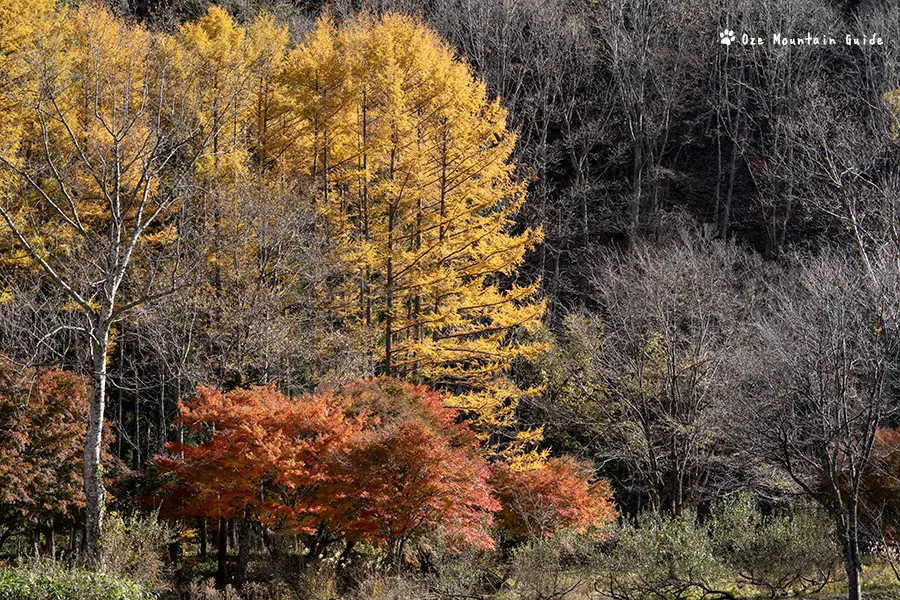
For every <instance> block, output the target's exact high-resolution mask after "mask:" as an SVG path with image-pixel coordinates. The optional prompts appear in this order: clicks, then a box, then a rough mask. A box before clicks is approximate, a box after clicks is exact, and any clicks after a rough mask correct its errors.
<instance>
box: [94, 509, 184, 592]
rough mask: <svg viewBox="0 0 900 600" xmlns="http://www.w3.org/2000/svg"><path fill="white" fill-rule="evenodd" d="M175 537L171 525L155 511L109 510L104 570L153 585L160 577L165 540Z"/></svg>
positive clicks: (102, 553) (102, 558)
mask: <svg viewBox="0 0 900 600" xmlns="http://www.w3.org/2000/svg"><path fill="white" fill-rule="evenodd" d="M172 539H174V534H173V532H172V531H171V529H170V528H169V527H168V526H167V525H166V524H165V523H160V522H159V521H158V520H157V518H156V515H148V516H139V515H129V516H122V515H120V514H118V513H110V514H109V516H108V517H107V519H106V522H105V525H104V528H103V540H102V544H101V546H100V564H101V566H102V570H103V572H104V573H108V574H110V575H122V576H125V577H127V578H128V579H130V580H132V581H138V582H140V583H143V584H146V585H154V584H155V583H156V582H157V581H158V580H159V578H160V570H161V569H162V565H163V561H162V558H161V556H162V555H163V553H164V552H165V546H166V544H167V543H168V542H169V541H171V540H172Z"/></svg>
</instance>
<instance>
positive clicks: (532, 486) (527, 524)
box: [491, 458, 616, 538]
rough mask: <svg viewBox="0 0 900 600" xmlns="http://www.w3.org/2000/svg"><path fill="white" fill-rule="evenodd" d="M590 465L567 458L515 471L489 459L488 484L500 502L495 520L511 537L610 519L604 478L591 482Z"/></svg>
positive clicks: (609, 492) (611, 507)
mask: <svg viewBox="0 0 900 600" xmlns="http://www.w3.org/2000/svg"><path fill="white" fill-rule="evenodd" d="M592 472H593V467H592V466H591V465H587V464H584V463H580V462H578V461H576V460H575V459H572V458H554V459H550V460H549V461H547V463H546V464H544V465H542V466H540V467H538V468H534V469H528V470H524V471H516V470H513V469H512V468H510V467H509V466H508V465H506V464H502V463H501V464H497V465H494V467H493V470H492V475H491V485H492V486H493V489H494V493H495V494H496V495H497V497H498V498H499V500H500V503H501V504H502V507H503V508H502V510H501V511H500V512H499V514H498V515H497V521H498V526H499V527H500V529H501V530H503V531H504V532H506V533H507V535H509V536H510V537H513V538H521V537H526V536H537V537H545V536H548V535H553V534H555V533H557V532H559V531H560V530H563V529H575V530H578V531H581V532H583V531H585V530H587V529H588V528H591V527H595V528H599V527H602V526H603V525H604V524H608V523H610V522H611V521H612V520H613V519H614V518H615V514H616V509H615V505H614V504H613V500H612V489H611V488H610V486H609V482H607V481H606V480H599V481H596V482H594V483H591V482H590V476H591V474H592Z"/></svg>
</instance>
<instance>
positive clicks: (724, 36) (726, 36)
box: [719, 29, 734, 46]
mask: <svg viewBox="0 0 900 600" xmlns="http://www.w3.org/2000/svg"><path fill="white" fill-rule="evenodd" d="M719 42H721V43H722V44H725V45H726V46H730V45H731V44H732V42H734V31H732V30H731V29H723V30H722V31H721V32H719Z"/></svg>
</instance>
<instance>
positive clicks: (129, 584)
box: [0, 563, 156, 600]
mask: <svg viewBox="0 0 900 600" xmlns="http://www.w3.org/2000/svg"><path fill="white" fill-rule="evenodd" d="M155 597H156V595H155V594H154V593H153V592H151V591H150V590H148V589H146V588H145V587H144V586H142V585H141V584H138V583H135V582H133V581H130V580H129V579H126V578H124V577H120V576H116V575H107V574H104V573H99V572H94V571H86V570H81V569H71V570H68V569H63V568H61V567H60V566H58V565H56V564H53V563H47V564H40V563H37V564H32V565H29V566H27V567H17V568H8V569H0V600H151V599H152V598H155Z"/></svg>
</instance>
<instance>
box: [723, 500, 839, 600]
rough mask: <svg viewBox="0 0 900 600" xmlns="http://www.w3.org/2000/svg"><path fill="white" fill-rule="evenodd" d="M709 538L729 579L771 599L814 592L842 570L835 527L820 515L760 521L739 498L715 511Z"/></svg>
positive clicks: (800, 513) (803, 512)
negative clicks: (791, 593)
mask: <svg viewBox="0 0 900 600" xmlns="http://www.w3.org/2000/svg"><path fill="white" fill-rule="evenodd" d="M710 533H711V535H712V540H713V548H714V552H715V554H716V556H717V557H718V558H719V559H720V560H721V561H722V562H723V563H724V564H725V565H726V568H727V570H728V572H729V573H730V574H731V577H732V578H734V579H736V580H738V581H742V582H745V583H746V584H748V585H750V586H752V587H754V588H756V589H758V590H759V591H760V592H762V593H765V594H767V595H771V596H772V597H775V596H786V595H788V594H789V593H790V592H792V591H796V592H798V593H807V592H811V591H819V590H821V589H822V588H823V587H825V586H826V585H827V584H829V583H831V582H833V581H835V579H836V578H837V577H838V575H839V573H840V570H841V555H840V549H839V548H838V547H837V544H836V543H835V541H834V540H835V536H834V524H833V522H832V521H831V520H830V519H828V517H827V515H825V514H824V513H823V512H822V511H821V510H814V509H812V508H809V507H804V508H801V509H799V510H797V511H795V512H794V514H792V515H771V516H765V515H763V514H762V512H761V511H760V509H759V507H758V506H757V505H756V503H755V502H754V501H753V500H752V499H750V498H748V497H746V496H741V497H740V498H739V499H738V500H737V501H736V502H733V503H723V504H720V505H719V506H717V507H716V508H715V510H714V512H713V519H712V521H711V523H710Z"/></svg>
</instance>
